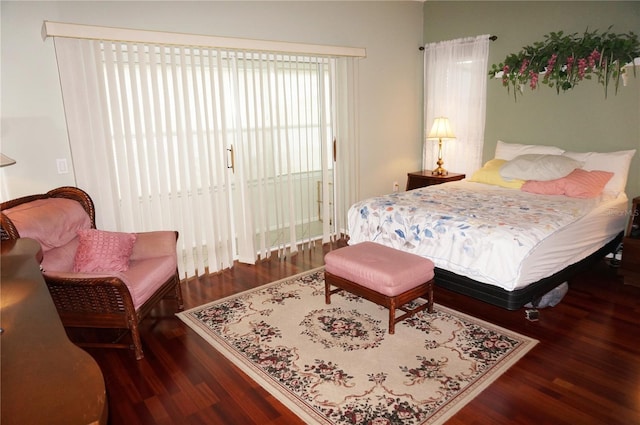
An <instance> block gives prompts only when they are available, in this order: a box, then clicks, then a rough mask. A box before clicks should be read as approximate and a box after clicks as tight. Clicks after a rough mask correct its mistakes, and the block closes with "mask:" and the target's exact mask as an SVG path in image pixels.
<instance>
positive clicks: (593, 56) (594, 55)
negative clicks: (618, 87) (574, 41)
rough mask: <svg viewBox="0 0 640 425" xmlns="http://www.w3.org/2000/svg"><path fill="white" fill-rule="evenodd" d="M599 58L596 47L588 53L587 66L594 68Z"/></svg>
mask: <svg viewBox="0 0 640 425" xmlns="http://www.w3.org/2000/svg"><path fill="white" fill-rule="evenodd" d="M599 60H600V52H598V50H597V49H593V52H591V54H590V55H589V68H595V66H596V62H598V61H599Z"/></svg>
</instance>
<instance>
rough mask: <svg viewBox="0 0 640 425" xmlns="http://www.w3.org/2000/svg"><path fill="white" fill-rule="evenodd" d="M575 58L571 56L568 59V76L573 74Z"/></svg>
mask: <svg viewBox="0 0 640 425" xmlns="http://www.w3.org/2000/svg"><path fill="white" fill-rule="evenodd" d="M574 61H575V58H574V57H573V56H569V57H568V58H567V74H571V69H573V62H574Z"/></svg>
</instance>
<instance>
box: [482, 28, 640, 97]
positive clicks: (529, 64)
mask: <svg viewBox="0 0 640 425" xmlns="http://www.w3.org/2000/svg"><path fill="white" fill-rule="evenodd" d="M610 30H611V27H609V29H607V31H605V32H603V33H599V32H598V31H597V30H594V31H588V30H587V31H585V32H584V34H581V35H578V33H574V34H569V35H565V34H564V33H563V32H562V31H558V32H551V33H549V34H547V35H545V36H544V41H540V42H536V43H533V45H531V46H525V47H523V48H522V50H521V51H520V52H519V53H515V54H510V55H508V56H507V57H506V58H505V60H504V62H502V63H500V64H497V65H496V64H493V65H492V66H491V71H489V76H490V77H492V78H501V79H502V85H503V86H505V87H507V90H509V91H511V90H512V89H513V95H514V97H515V98H516V99H517V96H518V94H523V93H524V89H525V88H526V87H527V86H528V87H529V88H530V89H532V90H534V89H536V88H538V87H539V86H540V84H545V85H548V86H549V87H555V89H556V91H557V92H558V93H560V91H563V92H564V91H567V90H569V89H572V88H574V87H575V86H577V85H578V83H580V82H581V81H582V80H590V79H593V78H596V79H597V80H598V82H599V83H600V84H602V85H603V86H604V94H605V98H606V97H607V92H608V89H609V85H610V83H611V82H613V84H614V85H615V92H616V93H617V92H618V86H619V85H620V79H621V78H622V77H623V75H624V73H625V72H627V68H632V69H633V73H634V76H635V67H634V66H631V67H627V66H626V65H628V64H630V63H633V61H634V59H635V58H638V57H640V41H638V36H637V35H636V34H634V33H633V32H629V33H628V34H614V33H612V32H610Z"/></svg>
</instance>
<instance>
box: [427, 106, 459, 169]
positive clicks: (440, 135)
mask: <svg viewBox="0 0 640 425" xmlns="http://www.w3.org/2000/svg"><path fill="white" fill-rule="evenodd" d="M455 137H456V136H455V135H454V134H453V131H452V130H451V124H449V119H448V118H445V117H438V118H436V119H434V120H433V125H432V126H431V131H429V134H428V135H427V139H428V140H438V162H437V163H436V164H438V168H436V169H435V170H433V171H432V172H431V174H433V175H434V176H446V175H447V174H449V173H448V172H447V170H445V169H444V168H442V164H444V161H443V160H442V139H445V140H446V139H455Z"/></svg>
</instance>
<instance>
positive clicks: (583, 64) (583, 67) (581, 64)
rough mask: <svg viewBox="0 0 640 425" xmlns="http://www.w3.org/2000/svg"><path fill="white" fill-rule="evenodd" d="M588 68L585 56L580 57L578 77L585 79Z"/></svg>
mask: <svg viewBox="0 0 640 425" xmlns="http://www.w3.org/2000/svg"><path fill="white" fill-rule="evenodd" d="M586 70H587V60H586V59H585V58H580V59H578V78H579V79H581V80H582V79H583V78H584V74H585V71H586Z"/></svg>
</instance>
